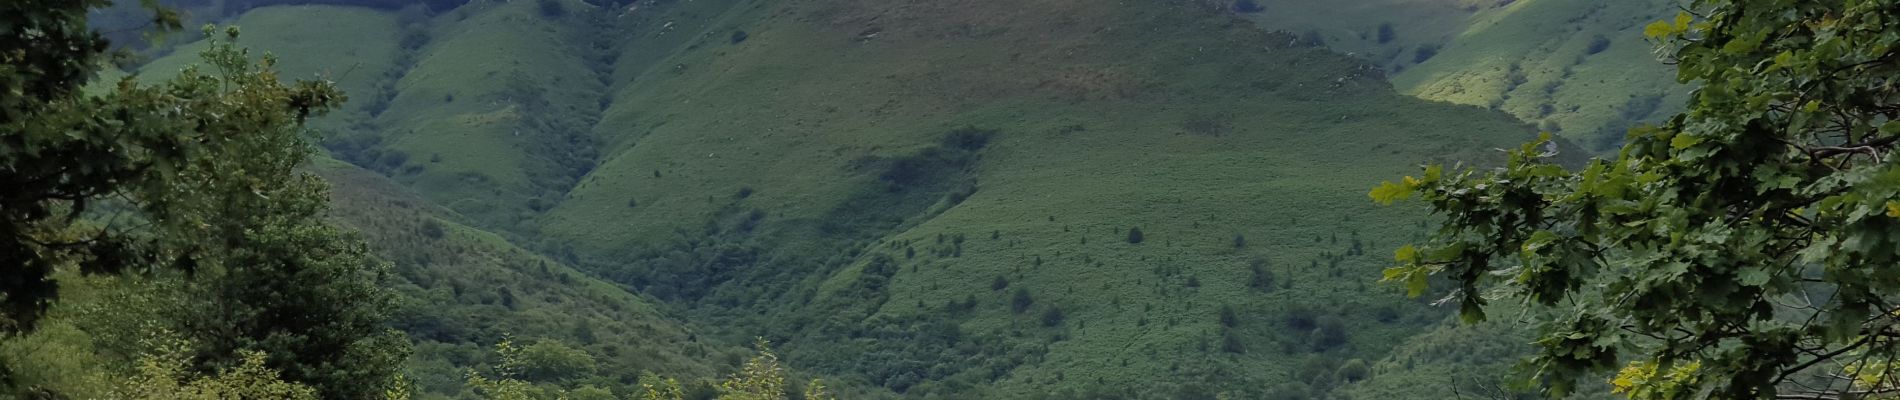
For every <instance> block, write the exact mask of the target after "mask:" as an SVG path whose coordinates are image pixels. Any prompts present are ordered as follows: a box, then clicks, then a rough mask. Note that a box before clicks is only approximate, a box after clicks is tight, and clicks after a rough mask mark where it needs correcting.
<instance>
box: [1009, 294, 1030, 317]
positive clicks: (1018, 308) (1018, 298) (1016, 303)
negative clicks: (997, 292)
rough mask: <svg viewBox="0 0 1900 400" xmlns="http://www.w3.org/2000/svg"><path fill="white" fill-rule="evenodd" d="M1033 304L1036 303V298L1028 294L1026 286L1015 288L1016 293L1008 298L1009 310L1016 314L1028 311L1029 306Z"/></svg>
mask: <svg viewBox="0 0 1900 400" xmlns="http://www.w3.org/2000/svg"><path fill="white" fill-rule="evenodd" d="M1034 304H1036V299H1035V298H1032V297H1030V296H1029V289H1028V288H1022V287H1019V288H1016V294H1015V295H1013V296H1010V298H1009V310H1010V311H1011V312H1015V313H1017V314H1022V313H1023V311H1029V306H1031V305H1034Z"/></svg>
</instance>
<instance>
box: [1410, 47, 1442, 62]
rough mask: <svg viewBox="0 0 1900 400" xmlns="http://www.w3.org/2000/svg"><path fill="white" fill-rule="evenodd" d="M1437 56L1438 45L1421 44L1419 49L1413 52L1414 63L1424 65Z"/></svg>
mask: <svg viewBox="0 0 1900 400" xmlns="http://www.w3.org/2000/svg"><path fill="white" fill-rule="evenodd" d="M1436 56H1438V45H1435V44H1421V45H1418V48H1417V49H1415V50H1413V51H1412V63H1414V64H1417V63H1422V62H1425V60H1430V59H1432V57H1436Z"/></svg>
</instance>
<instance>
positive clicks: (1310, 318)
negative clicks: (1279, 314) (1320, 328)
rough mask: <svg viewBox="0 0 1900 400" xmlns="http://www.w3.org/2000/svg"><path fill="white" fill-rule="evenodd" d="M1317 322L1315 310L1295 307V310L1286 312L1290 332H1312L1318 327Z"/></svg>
mask: <svg viewBox="0 0 1900 400" xmlns="http://www.w3.org/2000/svg"><path fill="white" fill-rule="evenodd" d="M1317 320H1318V317H1317V316H1315V315H1314V312H1313V309H1311V308H1306V307H1305V306H1294V307H1293V309H1290V310H1287V311H1286V327H1287V329H1288V330H1293V331H1300V332H1305V331H1311V330H1313V328H1314V327H1315V326H1317V325H1318V321H1317Z"/></svg>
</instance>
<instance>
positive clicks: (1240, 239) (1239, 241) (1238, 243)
mask: <svg viewBox="0 0 1900 400" xmlns="http://www.w3.org/2000/svg"><path fill="white" fill-rule="evenodd" d="M1234 248H1236V249H1244V248H1247V236H1245V235H1241V234H1238V233H1236V234H1234Z"/></svg>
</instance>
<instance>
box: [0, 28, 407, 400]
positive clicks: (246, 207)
mask: <svg viewBox="0 0 1900 400" xmlns="http://www.w3.org/2000/svg"><path fill="white" fill-rule="evenodd" d="M145 3H146V6H147V7H149V8H151V9H153V10H156V11H155V15H156V17H155V21H156V26H158V27H159V28H160V29H174V28H176V27H177V26H178V17H177V14H175V13H173V12H172V11H170V10H167V9H163V8H161V7H157V6H156V2H155V1H146V2H145ZM105 5H107V2H106V1H98V0H84V1H38V0H27V1H12V2H6V3H5V4H0V21H3V22H4V23H0V26H3V27H4V28H0V29H4V31H0V50H4V52H5V54H6V56H4V57H0V63H3V64H0V116H4V117H3V118H0V121H3V122H0V187H7V188H8V189H7V190H4V191H0V274H5V275H6V277H5V278H4V279H0V331H24V330H30V329H31V328H33V326H34V323H35V322H36V321H37V320H38V318H39V316H40V315H41V314H42V313H43V312H44V310H45V309H46V307H47V305H48V304H50V303H51V302H52V300H53V299H54V298H55V296H57V288H58V286H57V285H56V283H55V282H54V281H52V279H51V278H50V276H51V271H52V270H53V269H54V268H61V267H64V266H68V265H76V266H77V268H78V269H79V270H80V271H81V272H88V273H101V272H118V271H124V270H129V269H137V270H140V271H143V272H148V273H154V274H153V276H166V275H167V274H164V272H166V271H170V270H183V271H188V272H192V274H190V276H187V277H183V278H181V279H179V281H180V283H179V284H178V285H177V286H176V289H177V292H176V293H173V294H174V295H176V296H177V297H179V298H181V299H189V300H190V301H183V302H178V303H177V304H180V305H181V306H177V307H167V308H165V309H159V310H148V311H150V312H152V313H153V314H160V316H161V317H162V318H163V319H165V320H167V321H169V323H171V324H172V325H173V327H174V328H175V329H177V331H178V332H179V333H180V334H181V335H184V336H185V337H186V338H188V339H190V340H191V341H192V346H191V347H192V349H191V350H192V351H191V353H192V354H190V355H189V356H187V357H183V358H182V359H184V360H188V362H190V363H191V364H192V365H191V369H194V370H201V371H210V370H233V369H234V368H244V367H245V364H246V363H248V362H249V360H250V359H252V358H254V357H252V356H251V355H252V354H255V353H263V354H265V355H267V356H266V357H264V360H265V364H266V366H267V367H268V368H271V369H275V370H279V371H281V372H282V376H283V378H284V379H285V380H287V381H290V382H295V383H298V384H302V385H308V386H310V387H311V388H312V389H314V390H315V391H316V394H317V395H318V396H321V397H326V398H369V397H377V396H381V395H382V394H383V389H384V387H385V386H386V385H387V384H388V383H389V382H391V380H390V379H388V378H389V377H390V376H392V375H393V374H394V373H395V369H396V367H397V365H398V364H399V363H400V361H401V359H402V358H403V357H404V356H405V354H404V353H405V349H406V345H407V344H406V340H403V339H402V338H401V336H400V335H399V334H394V333H392V332H391V331H388V330H386V329H385V328H383V327H382V326H381V324H382V321H383V320H384V319H385V317H386V312H387V309H388V306H389V303H388V300H389V299H388V295H387V293H385V292H384V291H383V289H381V288H379V287H378V286H377V283H376V280H377V279H378V276H379V275H380V274H381V273H382V270H383V268H384V266H383V265H381V264H380V263H376V262H373V261H371V260H370V259H369V258H368V257H367V252H366V250H365V249H364V246H363V244H362V242H361V240H360V239H357V238H355V237H354V236H352V235H347V234H344V233H343V232H341V231H338V230H336V229H335V228H333V227H330V226H329V225H327V223H326V221H325V220H324V218H325V216H324V211H325V209H326V207H327V192H326V190H327V189H326V187H325V186H324V185H323V183H322V181H321V180H319V179H318V178H317V177H315V176H314V175H311V174H309V173H306V172H300V171H298V169H299V168H302V167H304V166H305V165H306V164H307V162H308V161H309V159H310V157H311V156H312V151H313V150H312V149H311V148H310V146H309V145H308V143H307V142H306V141H305V138H304V136H303V130H302V124H303V122H304V121H305V120H306V119H307V118H308V117H310V116H312V115H317V114H321V113H323V112H325V111H327V110H329V109H330V108H332V107H334V106H335V105H336V104H338V103H340V102H341V101H343V100H344V97H343V95H342V93H340V92H338V91H337V90H336V88H335V87H334V85H332V84H330V83H328V82H308V81H305V82H296V83H293V84H288V85H287V84H285V83H283V82H281V81H280V80H279V78H278V76H277V75H276V73H275V72H274V71H273V70H272V69H271V66H272V65H273V64H274V61H275V60H274V59H273V58H272V57H270V56H268V55H266V56H264V57H263V58H262V60H261V61H256V62H253V60H252V59H251V56H250V55H249V54H248V53H247V52H246V51H245V50H243V49H240V48H238V47H236V46H235V45H234V44H232V41H234V40H235V39H236V38H237V35H238V31H237V29H236V28H229V29H227V30H226V31H225V32H224V34H223V35H222V36H221V37H220V36H218V35H213V32H212V31H213V29H212V28H210V27H207V28H206V32H205V34H206V36H211V37H212V39H213V40H212V41H211V43H210V45H209V46H208V47H207V48H206V50H205V51H204V52H203V53H201V54H200V55H201V56H202V58H203V59H204V61H205V65H206V67H207V69H208V70H209V71H208V72H202V71H200V70H199V69H198V68H189V69H186V70H185V71H182V72H181V73H180V74H179V75H178V76H177V77H175V78H173V79H172V80H170V81H169V82H167V83H165V84H162V85H158V86H144V85H140V84H138V83H137V82H136V81H135V80H133V79H131V78H127V79H124V80H121V81H119V82H117V84H116V85H111V86H109V87H96V89H95V90H90V91H89V90H82V87H85V86H86V85H87V84H88V83H89V81H90V79H91V77H92V76H94V75H95V74H96V73H97V72H98V68H100V66H101V65H102V64H103V62H104V61H105V60H106V59H107V55H106V52H105V48H106V42H105V41H104V39H102V38H100V36H99V34H98V33H96V32H94V31H91V30H90V29H89V28H88V27H87V26H86V24H85V18H86V13H87V11H88V10H90V9H94V8H100V7H104V6H105Z"/></svg>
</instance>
